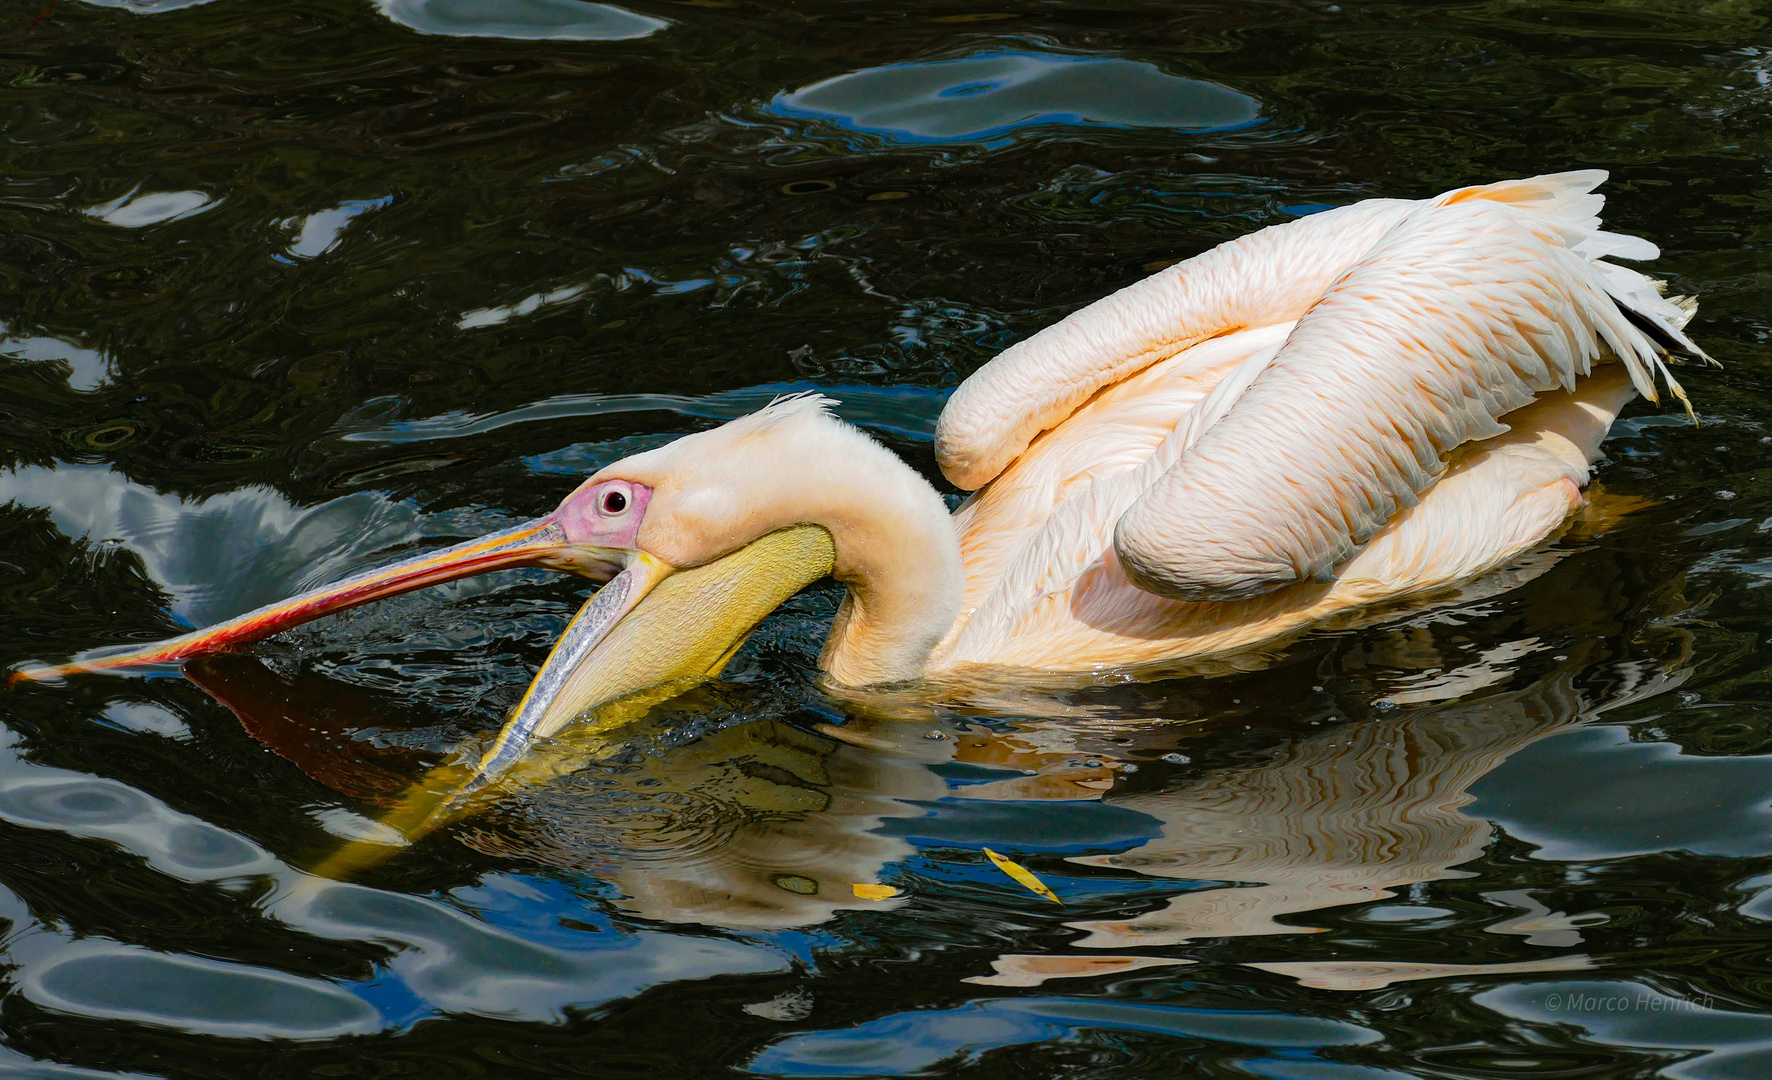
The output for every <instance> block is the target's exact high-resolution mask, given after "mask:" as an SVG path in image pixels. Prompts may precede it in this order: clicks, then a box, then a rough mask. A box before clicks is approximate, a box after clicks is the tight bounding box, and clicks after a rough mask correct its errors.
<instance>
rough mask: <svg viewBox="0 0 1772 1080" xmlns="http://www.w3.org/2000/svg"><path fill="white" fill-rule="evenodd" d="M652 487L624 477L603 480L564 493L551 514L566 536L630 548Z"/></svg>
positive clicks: (578, 541) (576, 541)
mask: <svg viewBox="0 0 1772 1080" xmlns="http://www.w3.org/2000/svg"><path fill="white" fill-rule="evenodd" d="M651 501H652V489H651V488H649V487H647V486H646V485H644V484H633V483H629V482H628V481H626V480H605V481H603V482H602V483H600V484H596V485H594V486H589V487H582V488H579V489H578V490H577V491H575V492H573V493H572V494H570V495H568V496H566V498H565V500H564V501H562V502H561V503H560V506H559V509H557V510H555V511H554V513H553V515H552V517H553V519H554V521H555V522H557V523H558V524H559V525H560V527H561V528H562V529H565V530H566V539H567V541H568V542H570V543H574V544H587V545H591V546H594V547H606V548H633V547H634V546H635V543H636V540H637V538H638V537H639V535H640V522H641V521H643V520H644V519H645V517H646V504H647V503H649V502H651Z"/></svg>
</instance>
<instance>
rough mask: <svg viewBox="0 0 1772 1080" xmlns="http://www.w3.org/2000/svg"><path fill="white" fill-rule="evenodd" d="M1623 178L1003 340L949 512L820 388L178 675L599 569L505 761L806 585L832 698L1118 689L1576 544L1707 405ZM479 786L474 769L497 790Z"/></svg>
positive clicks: (317, 607) (1544, 185)
mask: <svg viewBox="0 0 1772 1080" xmlns="http://www.w3.org/2000/svg"><path fill="white" fill-rule="evenodd" d="M1605 177H1606V174H1605V173H1604V172H1601V171H1586V172H1568V173H1560V174H1554V175H1546V176H1538V177H1532V178H1528V179H1523V180H1510V181H1504V182H1500V183H1493V184H1486V185H1480V186H1475V187H1465V188H1459V189H1457V190H1454V191H1450V192H1447V193H1445V194H1442V195H1440V196H1438V197H1435V198H1431V199H1425V200H1419V201H1416V200H1403V199H1373V200H1368V201H1365V202H1360V203H1356V204H1353V205H1350V206H1346V207H1342V208H1340V209H1335V210H1328V211H1325V212H1322V213H1319V214H1315V215H1313V216H1310V217H1306V218H1302V219H1299V220H1297V221H1293V222H1289V223H1286V224H1281V225H1276V226H1272V227H1270V228H1266V229H1262V230H1260V231H1259V232H1255V233H1252V234H1250V235H1247V236H1244V237H1241V238H1239V239H1237V240H1233V241H1230V242H1228V243H1225V244H1223V245H1220V246H1219V247H1216V248H1214V249H1212V250H1210V251H1207V252H1205V253H1203V254H1201V255H1198V256H1196V257H1194V258H1192V259H1188V260H1186V261H1184V262H1180V263H1178V264H1176V265H1174V266H1171V267H1169V268H1168V269H1165V270H1163V271H1161V272H1159V273H1157V274H1155V275H1153V276H1151V277H1149V278H1146V279H1144V280H1142V281H1139V282H1137V283H1136V284H1133V285H1130V286H1128V287H1126V288H1124V289H1122V290H1120V291H1119V292H1117V293H1114V294H1113V295H1111V296H1108V297H1106V298H1104V299H1102V300H1099V301H1097V302H1096V303H1094V304H1091V305H1089V306H1087V307H1085V308H1083V309H1081V310H1079V311H1077V312H1075V313H1073V314H1072V315H1070V316H1069V317H1067V318H1065V319H1063V320H1061V321H1060V322H1058V323H1056V324H1054V325H1053V326H1051V327H1048V328H1047V329H1045V330H1042V331H1040V332H1039V333H1037V334H1035V335H1033V336H1032V337H1030V338H1028V339H1027V340H1025V341H1023V342H1021V343H1019V344H1017V345H1015V346H1013V347H1011V348H1009V349H1007V350H1006V351H1004V352H1003V353H1001V354H1000V355H998V356H997V357H995V358H994V359H992V360H991V361H990V362H989V363H987V364H986V365H985V366H984V367H982V368H981V369H980V370H978V371H977V372H976V373H974V374H973V375H972V376H971V377H970V378H968V379H967V380H966V381H965V382H964V383H963V384H962V385H961V386H960V387H959V389H958V390H957V391H956V392H955V393H954V395H953V396H952V398H951V399H950V400H949V401H948V403H947V405H946V407H945V408H944V409H943V411H942V413H941V417H940V419H939V421H938V424H937V428H936V439H935V453H936V460H937V462H938V463H939V465H940V468H941V470H942V472H943V474H944V475H946V477H947V478H948V479H949V480H950V481H952V482H953V484H954V485H955V486H956V487H959V488H961V489H964V490H970V491H972V492H973V494H972V495H971V496H970V497H969V498H968V499H966V501H965V502H964V503H963V504H962V505H961V506H960V507H959V508H958V509H957V510H955V511H954V512H952V513H951V514H950V512H949V510H948V506H947V504H946V502H945V501H944V500H943V498H942V496H941V495H940V494H939V493H938V492H937V491H936V490H935V488H933V487H932V486H931V485H930V484H929V483H928V482H927V481H925V480H924V479H923V477H922V476H921V475H919V474H918V473H917V472H916V471H915V470H913V469H912V468H911V467H910V466H909V465H907V464H906V463H904V462H903V461H901V460H899V459H898V458H897V457H896V456H894V455H893V454H892V453H891V452H889V451H888V450H886V449H885V448H884V447H882V446H881V445H879V444H878V443H876V442H874V441H873V440H872V439H871V438H869V437H868V436H867V435H865V434H863V433H862V432H860V431H858V430H857V429H855V428H853V427H850V426H848V425H846V424H844V423H842V422H840V421H839V420H837V419H836V418H835V417H834V416H833V415H832V414H831V411H830V407H829V406H830V404H831V403H830V402H829V401H827V400H826V399H824V398H822V397H820V396H817V395H814V394H808V395H800V396H795V397H790V398H786V399H781V400H777V401H776V402H774V403H773V404H771V405H769V406H768V407H767V408H764V409H763V410H761V411H759V412H757V413H754V414H752V415H750V416H746V417H742V418H740V419H737V420H734V421H732V422H730V423H727V424H725V425H724V426H721V427H717V428H714V429H711V430H708V431H703V432H699V433H696V434H692V435H687V436H684V437H682V438H680V439H677V440H676V441H674V442H672V443H670V444H668V445H665V446H663V447H660V448H658V449H655V450H651V451H648V452H645V453H641V454H637V455H634V456H632V457H629V458H626V459H624V460H621V461H618V462H615V463H614V464H612V465H609V466H607V467H606V468H603V469H601V470H599V471H598V472H597V473H596V474H595V475H593V476H591V477H590V478H589V479H588V480H586V481H585V482H584V483H583V484H582V485H580V486H579V487H578V488H577V489H576V490H575V491H573V492H572V493H571V494H570V495H568V496H567V497H566V498H565V500H564V501H563V502H561V504H560V505H559V507H558V508H557V509H556V510H555V511H554V512H553V513H551V514H549V515H548V516H546V517H544V518H542V519H540V520H538V521H535V522H532V523H530V524H527V525H524V526H522V527H520V528H517V529H513V530H509V531H506V532H502V533H498V534H495V535H492V536H488V537H484V538H482V539H480V540H476V541H472V542H470V543H467V544H463V545H459V546H457V547H453V548H449V549H447V550H445V551H442V552H437V553H434V554H430V555H425V556H420V557H418V558H415V559H411V560H407V561H405V562H401V563H397V564H394V565H392V566H389V567H386V568H383V569H380V570H376V571H371V572H369V573H366V574H362V575H359V576H357V577H353V578H350V579H348V580H345V581H342V582H339V583H338V584H335V585H331V586H328V587H325V588H321V589H318V590H316V591H314V592H311V593H308V594H305V595H302V596H298V597H295V598H294V599H291V600H288V601H285V602H283V603H280V604H274V605H271V606H269V607H266V608H261V609H259V610H258V611H255V612H252V613H249V614H247V615H244V616H241V617H239V618H237V619H234V620H231V621H229V622H226V623H222V624H220V625H218V626H214V627H211V628H209V629H207V630H202V631H197V632H194V633H191V634H187V635H185V636H183V637H179V638H174V639H172V640H170V641H167V642H164V643H161V644H158V645H152V646H146V647H142V648H136V649H130V650H128V651H124V652H120V653H110V654H94V655H89V656H85V657H82V658H78V659H76V660H75V661H73V662H71V663H68V664H63V665H60V666H34V667H27V668H24V669H22V670H20V671H19V672H17V673H15V675H14V679H15V680H18V679H42V678H49V677H58V676H65V675H68V674H71V673H73V672H77V671H91V670H99V669H107V668H119V667H125V666H131V665H142V664H172V663H177V662H180V661H182V660H184V659H186V658H188V657H192V656H196V655H200V654H203V653H209V652H216V651H222V650H228V649H232V648H238V647H239V646H241V645H243V644H246V643H248V642H252V641H255V640H258V639H260V638H263V637H266V636H268V635H271V634H274V633H276V632H278V631H280V630H283V629H285V628H287V627H289V626H290V625H292V624H294V623H297V622H301V621H305V620H307V619H312V618H316V617H319V616H321V615H325V614H327V613H330V612H334V611H339V610H342V609H344V608H347V607H351V606H354V605H357V604H361V603H366V602H369V601H371V600H374V599H377V598H379V597H383V596H387V595H390V594H392V593H396V592H401V591H405V590H409V589H415V588H419V587H422V586H426V585H430V584H434V583H437V582H441V581H446V580H450V579H454V578H459V577H463V576H465V575H469V574H474V573H481V572H484V571H488V570H493V569H498V568H502V567H510V566H524V565H527V566H543V567H549V568H552V569H556V570H562V571H568V572H573V573H578V574H582V575H585V576H587V577H590V578H592V579H593V580H596V581H603V582H607V583H606V584H604V585H603V587H602V589H601V590H599V591H598V592H597V593H596V594H595V595H594V596H593V597H592V598H591V600H590V601H589V602H588V603H587V604H586V605H585V607H584V608H583V609H582V610H581V611H580V612H579V614H578V615H577V616H576V617H575V618H574V619H573V620H572V622H571V623H570V624H569V625H568V627H567V628H566V630H565V632H564V634H563V636H562V638H561V640H560V642H559V644H558V645H557V646H556V647H555V649H554V651H553V652H552V653H551V654H550V656H549V657H548V659H547V660H546V661H545V662H544V663H543V665H542V667H541V669H540V671H539V672H538V674H537V675H536V677H535V680H534V682H533V683H532V685H531V686H530V689H529V691H528V693H527V694H526V695H525V697H524V698H523V700H522V702H521V703H520V704H519V705H518V707H517V709H516V710H515V712H514V713H513V714H512V716H511V718H510V719H509V721H508V722H507V724H506V726H505V728H504V730H503V732H501V733H500V735H499V736H498V737H497V739H496V740H495V741H494V742H493V744H492V745H491V747H490V749H488V750H487V751H486V752H485V755H484V757H483V759H482V761H481V763H480V766H479V769H478V771H477V773H476V774H475V775H476V777H477V778H479V779H480V780H483V779H485V778H487V777H491V776H495V775H497V774H499V773H500V772H501V771H502V770H504V769H506V768H508V766H509V765H510V764H511V763H513V762H514V761H515V760H517V758H519V757H520V756H521V755H522V754H523V753H524V751H525V748H526V747H527V746H528V745H529V744H530V743H531V742H532V741H533V740H534V739H536V738H537V737H539V736H543V735H547V734H551V733H553V732H556V731H558V730H560V729H561V728H562V727H563V726H565V725H566V724H567V723H568V722H570V721H572V720H574V719H575V718H579V717H581V716H582V715H584V714H585V713H586V712H587V710H593V709H598V708H600V707H601V706H603V705H605V704H608V703H611V702H615V701H617V700H638V701H641V702H642V703H644V702H648V701H653V700H657V699H658V698H659V697H661V696H667V695H669V694H671V693H673V692H675V691H677V690H680V689H681V688H682V687H683V686H684V685H686V683H687V682H693V681H696V680H699V679H705V678H707V677H710V676H711V675H713V674H716V673H718V672H719V671H720V670H721V668H722V667H723V666H724V665H725V663H726V662H727V661H728V660H729V659H730V658H731V656H732V655H733V653H734V652H735V651H736V650H737V649H738V647H739V646H740V645H741V644H742V643H743V642H744V640H745V639H746V637H747V636H748V635H749V633H750V632H751V630H752V629H753V628H754V627H755V626H756V625H757V623H758V622H759V621H761V620H762V619H763V618H764V617H765V616H766V615H767V614H768V613H769V612H770V611H771V610H773V609H774V608H775V607H776V606H778V605H779V604H781V603H782V602H783V601H785V600H786V599H787V598H788V597H790V596H792V595H793V594H794V593H796V592H797V591H799V590H800V589H802V588H804V587H805V586H806V585H808V584H810V583H811V582H813V581H816V580H818V579H820V578H823V577H826V576H830V577H834V578H835V579H836V580H837V581H838V582H840V583H841V584H842V585H843V586H845V587H846V589H847V590H848V591H847V595H846V597H845V598H844V600H843V601H842V604H841V606H840V608H839V609H838V611H837V614H836V618H835V622H834V625H833V626H832V628H831V631H830V635H829V638H828V640H827V641H826V643H825V646H824V649H823V652H822V654H821V655H820V658H819V664H820V667H821V668H822V669H823V672H824V675H825V678H826V680H827V682H828V683H829V684H830V685H832V686H833V687H837V688H861V687H876V686H880V685H883V684H902V683H911V682H917V681H920V680H932V679H949V678H956V677H960V678H963V677H965V676H966V675H967V674H968V673H976V672H995V673H997V674H998V675H1003V674H1004V673H1007V675H1008V677H1009V678H1011V679H1013V678H1015V677H1018V673H1019V674H1020V675H1025V676H1026V677H1028V678H1037V677H1038V676H1040V675H1041V674H1045V673H1051V672H1059V671H1062V672H1082V673H1085V674H1086V675H1095V676H1105V675H1107V674H1108V673H1113V672H1120V671H1124V670H1127V669H1133V668H1137V667H1139V666H1141V665H1148V664H1152V663H1155V662H1159V661H1172V660H1176V659H1179V658H1187V657H1196V656H1204V655H1208V654H1215V653H1222V652H1226V651H1229V650H1235V649H1240V648H1244V647H1247V646H1251V645H1254V644H1257V643H1260V642H1264V641H1269V640H1271V639H1274V638H1277V637H1279V636H1281V635H1284V634H1287V633H1290V632H1293V631H1295V630H1297V629H1299V628H1301V627H1306V626H1309V625H1311V624H1314V623H1318V622H1320V621H1322V620H1324V619H1327V618H1329V617H1331V616H1334V615H1338V614H1341V613H1346V612H1351V611H1356V610H1358V609H1363V608H1368V607H1370V606H1371V605H1374V604H1378V603H1380V602H1385V601H1394V600H1397V599H1399V598H1408V597H1412V596H1419V595H1422V594H1431V593H1434V592H1435V591H1437V590H1443V589H1447V588H1450V587H1453V586H1456V585H1458V584H1459V583H1461V582H1465V581H1468V580H1470V579H1473V578H1475V577H1477V576H1478V575H1482V574H1485V573H1487V572H1489V571H1492V570H1495V569H1497V568H1498V567H1502V566H1503V565H1505V564H1507V563H1508V562H1509V561H1510V560H1514V559H1516V558H1518V557H1519V556H1521V555H1522V554H1524V553H1526V552H1529V551H1530V550H1531V549H1533V548H1535V547H1537V546H1539V545H1541V544H1543V543H1544V542H1545V541H1547V540H1549V539H1551V538H1553V537H1554V536H1555V535H1556V534H1557V533H1558V531H1559V530H1560V529H1561V528H1563V527H1564V525H1565V523H1566V522H1567V521H1568V520H1569V518H1570V516H1571V515H1572V514H1573V513H1574V512H1575V511H1576V510H1578V509H1580V508H1581V506H1582V505H1583V499H1584V497H1583V494H1582V489H1583V487H1584V485H1585V484H1586V483H1587V480H1588V476H1589V471H1590V468H1591V466H1592V465H1593V463H1594V461H1595V460H1596V459H1597V458H1598V456H1599V452H1600V451H1599V447H1600V442H1601V440H1602V438H1603V437H1604V436H1605V434H1606V431H1607V429H1608V428H1609V426H1610V425H1611V423H1612V421H1613V420H1614V419H1615V418H1616V417H1617V415H1618V412H1619V410H1620V409H1621V408H1622V407H1623V406H1624V405H1625V404H1626V403H1628V402H1629V401H1630V400H1631V399H1632V398H1633V397H1635V396H1636V395H1637V394H1641V395H1643V396H1644V397H1646V398H1648V399H1650V400H1651V401H1659V400H1660V396H1659V393H1660V390H1659V387H1658V384H1659V386H1664V387H1665V388H1666V390H1667V391H1669V392H1671V393H1672V394H1673V395H1674V396H1675V397H1676V398H1677V399H1678V400H1679V401H1681V402H1682V403H1684V404H1685V405H1686V411H1687V413H1688V415H1690V414H1691V406H1690V404H1689V402H1687V399H1686V395H1685V393H1684V392H1683V391H1682V390H1681V388H1680V386H1679V384H1678V382H1676V381H1675V380H1674V378H1673V376H1672V373H1671V372H1670V371H1669V370H1668V367H1667V363H1666V362H1667V360H1668V359H1669V358H1670V356H1674V355H1676V354H1682V355H1687V356H1692V357H1698V358H1703V359H1706V360H1708V359H1709V358H1708V357H1705V355H1704V353H1703V351H1702V350H1700V349H1699V348H1698V346H1697V345H1695V344H1693V342H1692V341H1691V339H1690V338H1688V337H1687V336H1686V334H1685V332H1684V327H1685V325H1686V324H1687V322H1688V321H1689V320H1690V318H1691V317H1692V314H1693V312H1694V311H1695V308H1696V305H1695V303H1694V302H1693V301H1691V300H1689V299H1685V298H1668V297H1664V296H1663V295H1662V293H1661V290H1660V288H1659V287H1658V284H1657V283H1655V282H1653V281H1651V280H1650V279H1649V278H1647V277H1645V276H1643V275H1642V274H1640V273H1638V272H1636V271H1634V270H1630V269H1627V268H1625V267H1622V266H1619V265H1617V264H1616V263H1613V262H1609V261H1606V260H1607V258H1608V257H1618V258H1624V259H1628V260H1635V261H1641V260H1647V259H1653V258H1655V257H1656V256H1657V255H1658V254H1659V253H1658V251H1657V249H1656V248H1655V246H1654V245H1653V244H1651V243H1649V242H1648V241H1646V240H1643V239H1640V238H1637V237H1633V236H1626V235H1621V234H1617V233H1611V232H1607V231H1604V230H1602V229H1601V227H1600V220H1599V217H1598V214H1599V211H1600V209H1601V207H1602V205H1603V201H1604V200H1603V198H1602V197H1601V196H1600V195H1598V194H1595V193H1594V189H1595V188H1596V187H1598V186H1599V184H1600V183H1602V182H1603V181H1604V180H1605ZM476 782H479V780H477V781H476Z"/></svg>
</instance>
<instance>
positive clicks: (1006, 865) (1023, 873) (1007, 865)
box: [984, 848, 1064, 907]
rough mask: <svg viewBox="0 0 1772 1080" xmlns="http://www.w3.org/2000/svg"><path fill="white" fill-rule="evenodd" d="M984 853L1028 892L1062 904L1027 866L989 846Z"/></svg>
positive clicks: (1060, 905)
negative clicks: (1005, 856)
mask: <svg viewBox="0 0 1772 1080" xmlns="http://www.w3.org/2000/svg"><path fill="white" fill-rule="evenodd" d="M984 853H985V854H986V855H987V856H989V857H990V860H991V861H992V862H994V863H996V864H997V869H999V870H1001V871H1003V872H1004V873H1005V874H1008V875H1009V876H1010V877H1012V878H1014V879H1015V880H1016V881H1018V882H1020V883H1021V884H1022V885H1024V886H1026V887H1027V889H1028V891H1029V892H1032V893H1036V894H1038V895H1040V896H1044V897H1045V898H1046V899H1048V900H1050V901H1052V902H1053V903H1054V904H1057V905H1058V906H1059V907H1063V906H1064V901H1063V900H1060V899H1059V898H1058V896H1057V895H1056V894H1055V893H1053V891H1052V890H1051V889H1048V888H1047V887H1046V883H1045V882H1044V881H1041V880H1040V879H1039V878H1037V877H1035V876H1034V872H1033V871H1032V870H1029V869H1028V868H1027V867H1025V866H1023V865H1021V864H1020V863H1018V862H1015V861H1014V860H1012V859H1005V858H1004V857H1003V856H1001V855H999V854H997V853H996V852H994V851H992V850H991V849H990V848H985V849H984Z"/></svg>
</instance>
